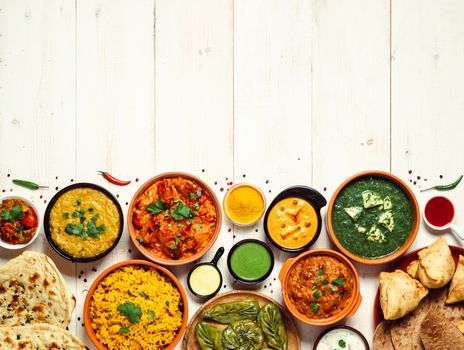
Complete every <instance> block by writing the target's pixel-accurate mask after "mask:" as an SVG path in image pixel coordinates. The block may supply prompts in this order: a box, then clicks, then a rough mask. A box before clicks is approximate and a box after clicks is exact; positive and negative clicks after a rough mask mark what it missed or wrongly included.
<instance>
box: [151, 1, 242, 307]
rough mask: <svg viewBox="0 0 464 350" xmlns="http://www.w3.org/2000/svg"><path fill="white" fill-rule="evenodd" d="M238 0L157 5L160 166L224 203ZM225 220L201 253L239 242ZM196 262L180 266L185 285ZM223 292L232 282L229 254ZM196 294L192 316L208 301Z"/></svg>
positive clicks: (221, 263) (230, 154)
mask: <svg viewBox="0 0 464 350" xmlns="http://www.w3.org/2000/svg"><path fill="white" fill-rule="evenodd" d="M232 11H233V8H232V0H224V1H216V0H200V1H195V2H193V1H184V0H157V1H156V8H155V21H156V26H155V69H156V93H155V101H156V130H155V140H156V145H157V147H156V155H155V157H156V172H157V173H161V172H165V171H173V170H174V171H175V170H181V171H184V172H188V173H191V174H193V175H196V176H199V177H201V178H202V179H203V180H204V181H206V182H207V183H208V184H209V185H210V186H211V188H212V189H213V191H215V193H216V195H217V196H218V198H219V200H220V202H222V198H223V194H224V191H220V188H221V187H222V188H224V187H225V182H226V180H225V178H229V179H230V180H232V179H231V178H232V173H233V65H232V59H233V27H232V26H233V12H232ZM230 227H231V225H230V224H228V223H227V222H224V223H223V225H222V229H221V233H220V234H219V237H218V240H217V241H216V243H215V244H214V246H213V247H212V249H211V250H210V251H209V252H208V253H207V254H206V255H205V256H204V257H203V258H202V259H201V261H208V260H211V259H212V257H213V256H214V253H215V252H216V250H217V249H218V248H219V247H221V246H224V247H225V248H226V250H228V248H229V247H231V246H232V240H233V238H232V233H230V232H229V229H230ZM191 266H192V265H188V266H186V267H178V268H173V271H175V273H176V275H177V276H178V277H179V279H180V280H181V282H182V283H184V285H187V284H186V283H187V281H186V276H187V273H188V271H189V269H190V268H191ZM218 266H219V268H220V269H221V270H222V271H223V272H224V286H223V289H222V290H223V291H225V290H230V289H231V287H232V281H231V278H230V276H229V274H228V273H227V264H226V258H225V257H223V258H222V259H221V260H220V261H219V264H218ZM187 296H188V298H189V303H190V305H191V307H190V315H192V314H193V312H194V310H195V309H196V308H198V307H199V306H200V305H201V303H198V301H197V300H195V299H193V298H192V295H191V294H190V293H188V294H187Z"/></svg>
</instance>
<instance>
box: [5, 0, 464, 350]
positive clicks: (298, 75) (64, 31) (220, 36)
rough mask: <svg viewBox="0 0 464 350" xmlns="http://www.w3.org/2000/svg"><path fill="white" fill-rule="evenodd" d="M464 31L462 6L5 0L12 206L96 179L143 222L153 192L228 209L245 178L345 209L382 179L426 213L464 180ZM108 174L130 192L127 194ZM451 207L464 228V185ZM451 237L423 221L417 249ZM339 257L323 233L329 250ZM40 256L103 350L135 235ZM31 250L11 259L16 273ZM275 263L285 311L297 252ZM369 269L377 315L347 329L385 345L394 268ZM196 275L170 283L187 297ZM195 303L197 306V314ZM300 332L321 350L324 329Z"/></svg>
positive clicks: (420, 0)
mask: <svg viewBox="0 0 464 350" xmlns="http://www.w3.org/2000/svg"><path fill="white" fill-rule="evenodd" d="M463 18H464V2H463V1H461V0H435V1H433V0H391V1H387V0H235V1H234V0H196V1H189V0H96V1H95V0H36V1H27V0H0V151H1V156H0V194H2V195H3V194H11V193H14V194H20V195H24V196H27V197H29V198H31V199H32V200H33V201H34V202H35V203H36V204H37V205H38V207H39V209H40V210H41V212H42V215H43V211H44V210H45V207H46V203H47V201H48V200H49V199H50V198H51V197H52V196H53V194H54V193H56V191H57V190H58V189H60V188H62V187H64V186H66V185H69V184H70V183H71V181H74V182H81V181H90V182H94V183H97V184H101V185H103V186H105V187H106V188H108V189H109V190H110V191H111V192H112V193H114V194H115V195H117V196H118V199H119V201H120V203H121V205H122V207H123V209H124V211H127V207H128V202H130V199H131V198H132V195H133V194H134V193H135V191H136V190H137V188H138V187H139V186H140V185H141V184H142V183H143V182H144V181H145V180H147V179H148V178H150V177H152V176H153V175H155V174H158V173H161V172H164V171H168V170H181V171H186V172H190V173H192V174H195V175H198V176H200V177H201V178H203V179H204V180H206V181H207V182H208V183H209V184H210V185H211V186H212V187H213V189H214V190H215V192H216V194H217V195H218V196H219V198H220V199H222V196H223V194H224V192H225V190H224V191H222V190H221V189H227V187H228V186H227V183H228V182H230V181H233V182H234V183H237V182H241V181H245V180H246V181H250V182H253V183H255V184H257V185H258V186H260V187H261V188H262V189H263V190H264V191H265V193H266V195H267V198H268V201H270V200H272V198H273V197H274V196H275V195H276V194H277V193H278V192H280V191H281V190H282V189H284V188H286V187H287V186H290V185H294V184H304V185H309V186H312V187H314V188H316V189H318V190H319V191H321V192H322V193H323V194H324V196H325V197H326V198H327V200H329V199H330V197H331V194H332V193H333V191H334V190H335V189H336V187H337V186H338V185H339V184H340V183H341V182H342V181H343V180H344V179H345V178H346V177H348V176H349V175H351V174H353V173H355V172H358V171H361V170H366V169H381V170H387V171H391V172H392V173H394V174H396V175H398V176H400V177H401V178H403V179H404V180H406V181H408V183H409V184H410V185H411V186H412V188H413V189H415V190H416V192H417V196H418V199H419V201H420V203H421V204H423V203H424V201H425V200H426V199H427V198H429V197H430V196H432V195H433V194H434V193H433V192H426V193H423V194H419V193H418V186H419V185H420V184H424V182H425V179H427V182H426V183H429V184H430V183H433V182H435V181H440V178H439V177H440V175H442V176H443V179H442V180H441V181H443V182H448V181H450V180H454V179H455V178H456V177H457V176H458V175H460V174H461V173H462V172H463V171H464V157H463V152H464V137H463V134H464V40H463V37H464V21H463V20H462V19H463ZM98 170H108V171H110V172H111V173H113V174H114V175H116V176H118V177H121V178H127V179H131V180H132V184H131V185H129V186H127V187H117V186H114V185H111V184H109V183H108V182H106V181H105V180H104V179H102V178H101V177H99V176H98V175H97V171H98ZM411 171H412V173H410V172H411ZM419 177H420V179H419ZM12 178H24V179H32V180H35V181H37V182H40V183H41V184H48V185H49V186H50V189H49V190H40V191H36V192H32V191H29V190H25V189H21V188H19V187H17V186H14V185H13V184H12V183H11V179H12ZM137 178H138V179H139V181H138V182H136V179H137ZM409 181H411V182H409ZM447 195H449V196H450V197H451V198H453V199H454V200H455V201H456V203H457V211H458V219H457V223H458V224H462V225H464V220H463V219H462V217H461V215H462V213H464V196H463V195H464V186H463V185H461V186H460V187H458V188H457V189H456V190H454V191H453V192H450V193H447ZM323 215H325V212H324V213H323ZM249 237H258V238H261V239H264V233H263V228H262V224H261V223H260V224H259V225H256V227H253V228H251V229H246V230H244V229H237V228H234V227H233V226H232V225H231V224H229V223H228V222H227V221H225V222H224V224H223V228H222V231H221V234H220V237H219V239H218V240H217V242H216V244H215V245H214V248H213V249H212V250H211V251H210V252H209V253H208V254H207V255H206V256H205V258H204V259H205V260H207V259H210V258H211V257H212V255H213V254H214V251H215V250H216V249H217V248H218V247H220V246H224V247H225V248H226V252H227V250H228V249H229V248H230V247H231V246H232V244H233V242H234V241H238V240H241V239H244V238H249ZM435 238H436V237H434V236H433V235H432V234H431V233H429V232H427V230H426V229H425V227H424V226H423V225H422V226H421V229H420V232H419V235H418V237H417V239H416V241H415V242H414V244H413V246H412V247H411V249H415V248H418V247H422V246H424V245H427V244H428V243H430V242H431V241H433V240H434V239H435ZM447 238H448V242H449V243H451V244H456V242H455V241H454V239H453V238H452V237H451V236H447ZM328 246H330V243H329V239H328V237H327V234H326V232H325V230H323V232H322V233H321V236H320V238H319V240H318V241H317V243H316V244H315V247H328ZM30 248H31V249H33V250H37V251H43V252H45V253H47V254H49V255H50V256H51V257H52V258H53V260H54V261H55V262H56V263H57V264H58V266H59V268H60V269H61V271H62V273H63V274H64V275H65V277H66V280H67V282H68V284H69V286H70V287H71V288H72V290H73V291H74V293H75V295H76V297H77V300H78V302H77V307H76V310H75V312H74V315H73V321H72V324H71V327H70V329H71V331H72V332H74V333H75V334H77V335H78V337H79V338H81V339H83V341H84V342H85V343H86V345H88V346H89V347H90V348H91V349H93V347H92V346H91V344H90V342H89V340H88V338H87V336H86V334H85V331H84V328H83V327H82V308H83V300H84V298H85V294H86V290H87V288H88V287H89V286H90V284H91V283H92V281H93V279H94V278H95V277H96V275H97V274H98V273H100V272H101V271H102V269H103V268H105V267H107V266H109V265H111V264H113V263H115V262H117V261H121V260H125V259H130V258H138V257H140V255H139V254H137V253H136V249H135V248H134V247H133V246H132V244H131V242H130V239H129V236H128V234H127V229H126V228H125V231H124V235H123V238H122V239H121V241H120V243H119V245H118V246H117V247H116V249H115V250H114V251H113V252H112V253H111V254H110V255H109V256H107V257H106V258H104V259H102V260H101V261H98V262H96V263H93V264H72V263H70V262H68V261H65V260H63V259H61V258H60V257H58V256H57V255H56V254H55V253H54V252H53V251H52V249H51V248H50V246H49V245H48V243H47V241H46V240H45V238H44V236H43V235H42V236H41V237H40V239H38V240H37V241H36V242H35V243H34V244H33V245H32V246H31V247H30ZM18 253H19V252H10V251H5V250H0V262H1V263H3V262H5V261H6V260H7V259H10V258H12V257H14V256H16V255H17V254H18ZM276 256H277V261H278V263H277V265H276V267H275V269H274V272H273V274H272V276H271V277H270V278H269V279H268V280H267V281H266V283H265V284H264V285H263V286H262V288H261V289H260V291H262V292H264V293H266V294H268V295H270V296H272V297H273V298H275V299H277V300H278V301H281V294H280V284H279V282H278V280H276V277H277V274H278V272H279V268H280V265H281V262H282V261H284V260H285V259H286V258H287V257H288V255H285V254H282V253H278V254H277V255H276ZM356 266H357V267H358V269H359V270H358V271H359V274H360V276H361V291H362V295H363V302H362V305H361V307H360V309H359V311H358V312H357V314H356V315H355V316H354V317H353V318H351V319H347V320H346V321H345V322H346V323H347V324H349V325H352V326H354V327H356V328H358V329H359V330H361V331H362V332H363V333H364V334H365V335H366V337H367V338H368V339H369V340H371V338H372V334H373V316H372V308H373V303H374V295H375V292H376V288H377V274H378V272H379V271H380V270H382V269H384V268H385V266H381V267H366V266H360V265H356ZM221 267H222V269H223V270H224V271H225V270H226V267H225V259H224V258H223V259H222V260H221ZM92 268H96V269H97V272H94V271H92ZM188 268H189V267H185V268H174V269H172V270H173V271H174V272H175V273H176V275H177V276H178V277H179V278H180V279H181V281H183V282H184V283H185V277H186V272H187V271H188ZM224 275H225V277H226V280H225V286H226V287H225V288H224V289H223V291H226V290H231V289H232V288H233V284H232V281H231V279H230V276H229V275H228V273H225V274H224ZM197 307H198V304H196V303H195V302H193V301H192V300H190V315H193V313H194V311H195V310H196V309H197ZM299 330H300V335H301V338H302V340H303V342H302V343H303V347H302V348H303V349H305V350H306V349H311V345H312V343H313V342H314V340H315V338H316V337H317V335H318V334H319V333H320V332H321V331H322V329H321V328H317V327H309V326H306V325H303V324H299ZM178 348H180V346H179V347H178Z"/></svg>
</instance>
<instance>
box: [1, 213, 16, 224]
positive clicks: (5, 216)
mask: <svg viewBox="0 0 464 350" xmlns="http://www.w3.org/2000/svg"><path fill="white" fill-rule="evenodd" d="M2 220H4V221H10V222H13V221H14V220H13V216H11V214H10V212H9V211H8V210H2Z"/></svg>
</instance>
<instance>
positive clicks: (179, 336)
mask: <svg viewBox="0 0 464 350" xmlns="http://www.w3.org/2000/svg"><path fill="white" fill-rule="evenodd" d="M128 265H139V266H144V267H148V268H153V269H155V270H157V271H158V272H160V273H162V274H164V275H165V276H167V277H168V278H169V279H170V280H171V281H172V282H173V284H174V285H175V286H176V287H177V289H178V290H179V293H180V295H181V299H182V302H183V310H182V325H181V327H180V329H179V331H178V333H177V335H176V337H175V338H174V340H173V341H172V343H171V344H169V345H168V346H167V347H165V348H164V349H165V350H171V349H174V347H175V346H176V345H177V343H179V341H180V340H181V339H182V336H183V335H184V332H185V329H186V327H187V321H188V300H187V296H186V295H185V290H184V288H183V287H182V284H181V283H180V282H179V280H178V279H177V278H176V277H175V276H174V275H173V274H172V273H171V272H170V271H169V270H167V269H166V268H164V267H162V266H159V265H156V264H153V263H152V262H149V261H145V260H127V261H122V262H119V263H117V264H114V265H112V266H110V267H108V268H107V269H106V270H104V271H103V272H102V273H101V274H100V275H99V276H98V277H97V278H96V279H95V281H94V282H93V283H92V285H91V286H90V289H89V291H88V292H87V296H86V297H85V302H84V323H85V330H86V332H87V335H88V336H89V338H90V340H91V341H92V343H93V344H94V345H95V347H96V348H97V349H98V350H108V348H107V347H106V346H105V345H104V344H102V343H101V342H100V341H99V340H98V339H97V337H96V334H95V330H94V329H93V328H92V317H91V315H90V303H91V301H92V298H93V293H94V292H95V289H96V288H97V286H98V285H99V283H100V282H101V281H102V280H103V279H104V278H105V277H106V276H108V275H109V274H110V273H112V272H113V271H115V270H116V269H118V268H120V267H124V266H128Z"/></svg>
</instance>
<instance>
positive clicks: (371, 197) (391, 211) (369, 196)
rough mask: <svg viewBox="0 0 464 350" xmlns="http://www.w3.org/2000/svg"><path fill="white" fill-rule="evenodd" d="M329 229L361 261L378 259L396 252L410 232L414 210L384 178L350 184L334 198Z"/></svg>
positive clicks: (404, 197)
mask: <svg viewBox="0 0 464 350" xmlns="http://www.w3.org/2000/svg"><path fill="white" fill-rule="evenodd" d="M331 220H332V226H333V230H334V233H335V236H336V237H337V239H338V240H339V242H340V243H341V244H342V245H343V247H345V249H347V250H349V251H350V252H351V253H353V254H356V255H358V256H361V257H363V258H371V259H373V258H380V257H383V256H386V255H390V254H391V253H393V252H395V251H396V250H398V249H399V248H400V247H401V246H402V245H403V243H404V242H405V241H406V240H407V239H408V237H409V234H410V233H411V231H412V228H413V225H414V220H415V214H414V207H413V205H412V203H411V201H410V199H409V198H408V196H407V195H406V193H405V192H404V191H403V190H402V189H401V187H399V186H398V185H397V184H395V183H394V182H393V181H390V180H388V179H386V178H383V177H378V176H372V177H363V178H360V179H357V180H354V181H352V182H350V183H349V184H348V185H347V186H346V187H345V188H344V189H343V190H342V191H341V192H340V193H339V195H338V196H337V198H336V199H335V203H334V206H333V211H332V218H331Z"/></svg>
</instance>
